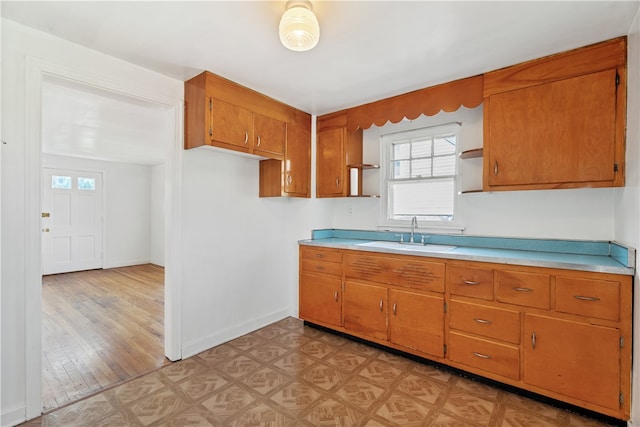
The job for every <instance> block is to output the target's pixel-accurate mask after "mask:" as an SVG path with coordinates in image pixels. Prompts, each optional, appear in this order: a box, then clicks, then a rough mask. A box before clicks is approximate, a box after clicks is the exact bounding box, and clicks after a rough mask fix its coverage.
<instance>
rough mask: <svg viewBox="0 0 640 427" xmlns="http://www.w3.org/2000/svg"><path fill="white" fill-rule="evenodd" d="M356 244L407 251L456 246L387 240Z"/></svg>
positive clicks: (442, 249) (446, 249) (442, 248)
mask: <svg viewBox="0 0 640 427" xmlns="http://www.w3.org/2000/svg"><path fill="white" fill-rule="evenodd" d="M358 246H367V247H370V248H382V249H395V250H400V251H409V252H449V251H451V250H453V249H455V248H457V246H447V245H423V244H422V243H404V242H403V243H400V242H388V241H374V242H367V243H359V244H358Z"/></svg>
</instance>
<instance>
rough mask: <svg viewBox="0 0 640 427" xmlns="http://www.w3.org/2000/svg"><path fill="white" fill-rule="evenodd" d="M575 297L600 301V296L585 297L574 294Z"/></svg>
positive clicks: (581, 299) (582, 299)
mask: <svg viewBox="0 0 640 427" xmlns="http://www.w3.org/2000/svg"><path fill="white" fill-rule="evenodd" d="M573 297H574V298H575V299H579V300H580V301H600V298H598V297H585V296H582V295H574V296H573Z"/></svg>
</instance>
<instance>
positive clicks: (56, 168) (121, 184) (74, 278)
mask: <svg viewBox="0 0 640 427" xmlns="http://www.w3.org/2000/svg"><path fill="white" fill-rule="evenodd" d="M167 110H168V108H167V107H166V106H160V105H156V104H153V103H150V102H146V101H141V100H139V99H135V98H131V97H128V96H126V95H122V94H117V93H114V92H109V91H106V90H102V89H98V88H95V87H91V86H87V85H83V84H81V83H77V82H71V81H68V80H65V79H60V78H57V77H52V76H44V78H43V82H42V141H41V149H42V151H41V167H42V169H41V176H42V181H41V182H42V187H41V188H42V201H41V207H42V212H41V226H42V236H41V242H42V251H41V261H42V272H43V278H42V294H41V297H42V325H41V326H42V381H41V391H42V408H43V411H44V412H48V411H50V410H53V409H55V408H58V407H60V406H63V405H66V404H68V403H71V402H73V401H76V400H79V399H81V398H84V397H86V396H89V395H91V394H94V393H96V392H99V391H101V390H104V389H106V388H109V387H111V386H114V385H116V384H119V383H122V382H124V381H126V380H129V379H132V378H135V377H137V376H140V375H142V374H145V373H148V372H150V371H152V370H154V369H157V368H159V367H161V366H164V365H166V364H168V363H169V361H168V359H166V358H165V356H164V355H165V351H164V350H165V349H164V338H165V336H164V331H165V328H164V313H165V307H164V304H165V288H164V284H165V269H164V264H165V263H164V248H165V237H164V236H165V212H164V207H165V206H166V205H165V201H164V193H165V192H164V187H165V185H166V182H167V180H166V179H165V173H164V171H165V163H166V162H165V157H166V145H167V144H166V140H167V134H168V132H167V129H166V127H165V122H166V120H165V118H166V115H167Z"/></svg>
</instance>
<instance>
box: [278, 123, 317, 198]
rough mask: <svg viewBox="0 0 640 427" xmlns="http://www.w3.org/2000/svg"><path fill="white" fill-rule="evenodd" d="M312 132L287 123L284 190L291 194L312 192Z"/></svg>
mask: <svg viewBox="0 0 640 427" xmlns="http://www.w3.org/2000/svg"><path fill="white" fill-rule="evenodd" d="M310 190H311V134H310V133H309V132H308V131H307V130H306V129H304V128H302V127H299V126H295V125H287V144H286V149H285V165H284V191H285V192H286V193H287V194H289V195H296V196H299V197H309V196H310V195H311V194H310V193H311V191H310Z"/></svg>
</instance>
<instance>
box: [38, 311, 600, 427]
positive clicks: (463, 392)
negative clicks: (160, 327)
mask: <svg viewBox="0 0 640 427" xmlns="http://www.w3.org/2000/svg"><path fill="white" fill-rule="evenodd" d="M604 425H606V424H603V423H601V422H599V421H596V420H593V419H590V418H586V417H583V416H581V415H577V414H574V413H570V412H568V411H565V410H563V409H560V408H556V407H554V406H549V405H546V404H543V403H541V402H538V401H534V400H530V399H528V398H525V397H522V396H519V395H515V394H512V393H509V392H507V391H504V390H501V389H497V388H493V387H490V386H488V385H486V384H483V383H479V382H476V381H473V380H470V379H467V378H463V377H460V376H458V375H456V374H455V373H452V372H450V371H446V370H441V369H439V368H437V367H434V366H431V365H428V364H424V363H420V362H416V361H414V360H411V359H409V358H404V357H402V356H399V355H396V354H392V353H389V352H386V351H384V350H381V349H379V348H374V347H370V346H368V345H366V344H363V343H360V342H355V341H351V340H349V339H346V338H344V337H341V336H337V335H334V334H331V333H328V332H325V331H321V330H318V329H315V328H311V327H309V326H305V325H304V324H303V323H302V322H301V321H299V320H297V319H294V318H286V319H284V320H282V321H279V322H276V323H274V324H272V325H269V326H267V327H265V328H262V329H260V330H258V331H255V332H253V333H250V334H247V335H245V336H242V337H239V338H237V339H234V340H232V341H230V342H228V343H226V344H222V345H220V346H218V347H215V348H212V349H210V350H207V351H204V352H202V353H200V354H198V355H196V356H194V357H191V358H189V359H186V360H183V361H180V362H176V363H173V364H171V365H169V366H165V367H163V368H161V369H159V370H156V371H154V372H152V373H150V374H148V375H145V376H143V377H140V378H137V379H135V380H133V381H130V382H127V383H125V384H122V385H119V386H117V387H115V388H112V389H109V390H107V391H104V392H101V393H99V394H96V395H94V396H91V397H89V398H87V399H84V400H81V401H79V402H77V403H74V404H71V405H69V406H66V407H63V408H60V409H58V410H55V411H53V412H50V413H48V414H46V415H44V416H42V417H40V418H38V419H36V420H33V421H30V422H28V423H25V426H65V427H68V426H79V427H84V426H91V427H93V426H112V427H118V426H136V427H138V426H194V427H211V426H213V427H222V426H230V427H235V426H238V427H280V426H281V427H314V426H322V427H329V426H339V427H349V426H358V427H398V426H401V427H412V426H415V427H463V426H464V427H467V426H479V427H482V426H505V427H542V426H550V427H560V426H562V427H580V426H582V427H598V426H604Z"/></svg>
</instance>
